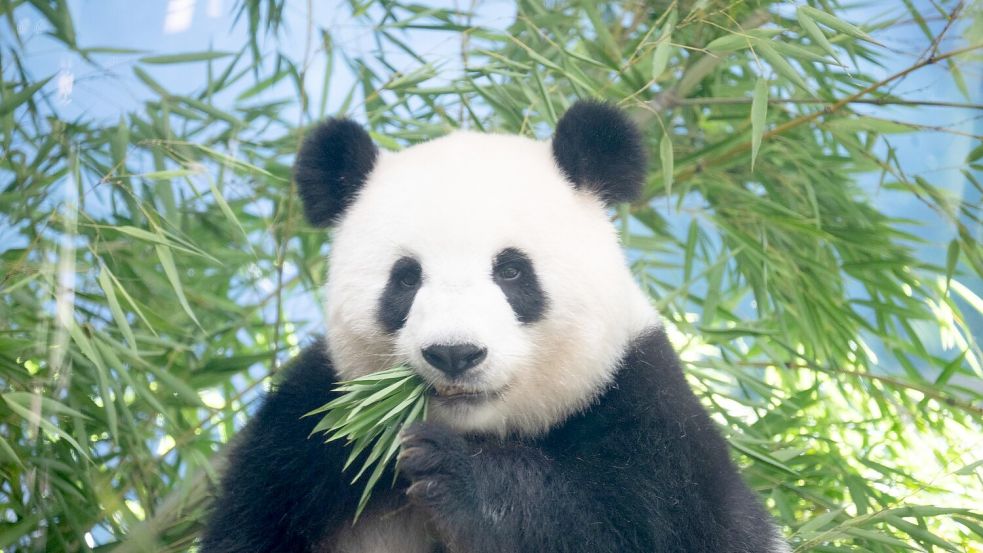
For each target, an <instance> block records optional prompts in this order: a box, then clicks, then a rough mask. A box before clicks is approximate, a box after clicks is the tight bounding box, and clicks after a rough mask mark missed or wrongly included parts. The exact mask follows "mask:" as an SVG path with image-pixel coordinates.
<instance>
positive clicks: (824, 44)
mask: <svg viewBox="0 0 983 553" xmlns="http://www.w3.org/2000/svg"><path fill="white" fill-rule="evenodd" d="M795 15H796V17H797V18H798V20H799V25H801V26H802V28H803V29H804V30H805V32H806V33H807V34H808V35H809V36H810V37H811V38H812V40H813V42H815V43H816V45H817V46H819V47H820V48H822V49H823V50H825V51H826V52H827V53H828V54H829V55H830V56H831V57H832V58H833V59H834V60H836V62H837V63H840V60H839V59H838V58H837V57H836V49H835V48H833V45H832V44H831V43H830V42H829V39H828V38H826V33H824V32H823V30H822V29H820V28H819V26H818V25H816V22H815V21H814V20H813V19H812V18H811V17H809V14H808V13H807V12H806V11H805V10H803V9H802V7H801V6H800V7H799V8H798V9H797V10H795Z"/></svg>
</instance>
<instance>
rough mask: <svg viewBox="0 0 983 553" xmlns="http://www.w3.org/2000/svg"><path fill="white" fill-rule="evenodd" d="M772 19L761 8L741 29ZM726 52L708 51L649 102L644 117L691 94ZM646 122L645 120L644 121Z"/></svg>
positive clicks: (745, 21) (762, 23)
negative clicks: (673, 83) (670, 86)
mask: <svg viewBox="0 0 983 553" xmlns="http://www.w3.org/2000/svg"><path fill="white" fill-rule="evenodd" d="M770 19H771V14H770V13H769V12H768V11H767V10H759V11H756V12H754V13H753V14H751V16H750V17H748V18H747V19H745V20H744V21H742V22H741V24H740V25H739V28H740V29H741V30H746V29H754V28H756V27H760V26H762V25H764V24H765V23H767V22H768V21H769V20H770ZM726 57H727V54H726V53H716V54H715V53H711V52H707V53H706V54H704V55H703V57H701V58H700V59H698V60H697V61H696V63H694V64H693V65H691V66H690V67H689V69H687V70H686V72H685V73H683V76H682V78H680V79H679V82H678V83H676V86H674V87H672V88H670V89H666V90H663V91H662V92H660V93H659V94H657V95H656V97H655V98H653V99H652V100H650V101H649V102H648V104H647V106H648V108H649V110H650V111H649V110H646V111H647V113H646V115H644V116H643V117H644V118H645V119H648V118H650V117H651V116H652V114H655V113H659V112H661V111H664V110H666V109H668V108H671V107H673V106H675V105H677V104H678V103H679V99H681V98H685V97H687V96H689V94H690V93H691V92H693V89H695V88H696V87H697V85H699V84H700V81H702V80H703V79H705V78H706V77H707V75H709V74H710V73H713V70H714V69H716V67H717V65H719V64H720V63H721V62H722V61H724V59H726ZM643 113H645V112H643ZM643 122H644V121H643Z"/></svg>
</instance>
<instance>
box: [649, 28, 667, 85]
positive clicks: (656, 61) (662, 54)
mask: <svg viewBox="0 0 983 553" xmlns="http://www.w3.org/2000/svg"><path fill="white" fill-rule="evenodd" d="M670 39H671V37H669V36H666V37H664V38H662V39H660V40H659V45H658V46H656V47H655V53H654V54H652V78H653V79H658V78H659V76H661V75H662V73H664V72H665V70H666V65H667V64H668V63H669V55H670V54H671V53H672V44H671V43H670V42H669V41H670Z"/></svg>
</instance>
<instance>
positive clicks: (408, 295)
mask: <svg viewBox="0 0 983 553" xmlns="http://www.w3.org/2000/svg"><path fill="white" fill-rule="evenodd" d="M421 284H423V267H421V266H420V262H419V261H417V260H415V259H413V258H412V257H401V258H400V259H399V260H398V261H396V263H394V264H393V267H392V269H390V271H389V281H388V282H387V283H386V288H385V290H383V291H382V296H381V297H380V298H379V312H378V317H379V323H380V324H381V325H382V328H384V329H385V331H386V332H388V333H389V334H395V333H396V331H398V330H399V329H401V328H403V325H404V324H406V318H407V317H409V314H410V307H412V306H413V298H415V297H416V292H417V290H419V289H420V285H421Z"/></svg>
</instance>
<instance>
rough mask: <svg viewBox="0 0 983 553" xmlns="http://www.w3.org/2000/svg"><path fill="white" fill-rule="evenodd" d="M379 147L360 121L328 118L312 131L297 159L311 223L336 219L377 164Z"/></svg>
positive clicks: (296, 177) (300, 186) (322, 223)
mask: <svg viewBox="0 0 983 553" xmlns="http://www.w3.org/2000/svg"><path fill="white" fill-rule="evenodd" d="M378 155H379V150H378V148H376V146H375V144H374V143H373V142H372V138H370V137H369V133H367V132H365V129H363V128H362V127H361V126H360V125H359V124H358V123H356V122H354V121H352V120H350V119H328V120H327V121H324V122H323V123H321V124H319V125H318V126H316V127H315V128H314V129H313V130H311V131H310V132H308V134H307V137H306V138H304V144H303V145H302V146H301V148H300V152H298V154H297V160H296V161H295V162H294V180H295V181H296V182H297V191H298V192H299V193H300V198H301V200H302V202H303V204H304V213H305V214H306V215H307V220H308V221H310V222H311V224H313V225H315V226H319V227H326V226H328V225H331V224H332V223H336V222H337V221H338V219H339V218H340V217H341V215H342V213H344V212H345V209H347V208H348V206H350V205H351V203H352V201H353V200H354V199H355V195H356V194H357V193H358V191H359V190H360V189H361V187H362V185H363V184H365V179H366V177H368V175H369V172H370V171H372V168H373V167H374V166H375V162H376V158H377V157H378Z"/></svg>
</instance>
